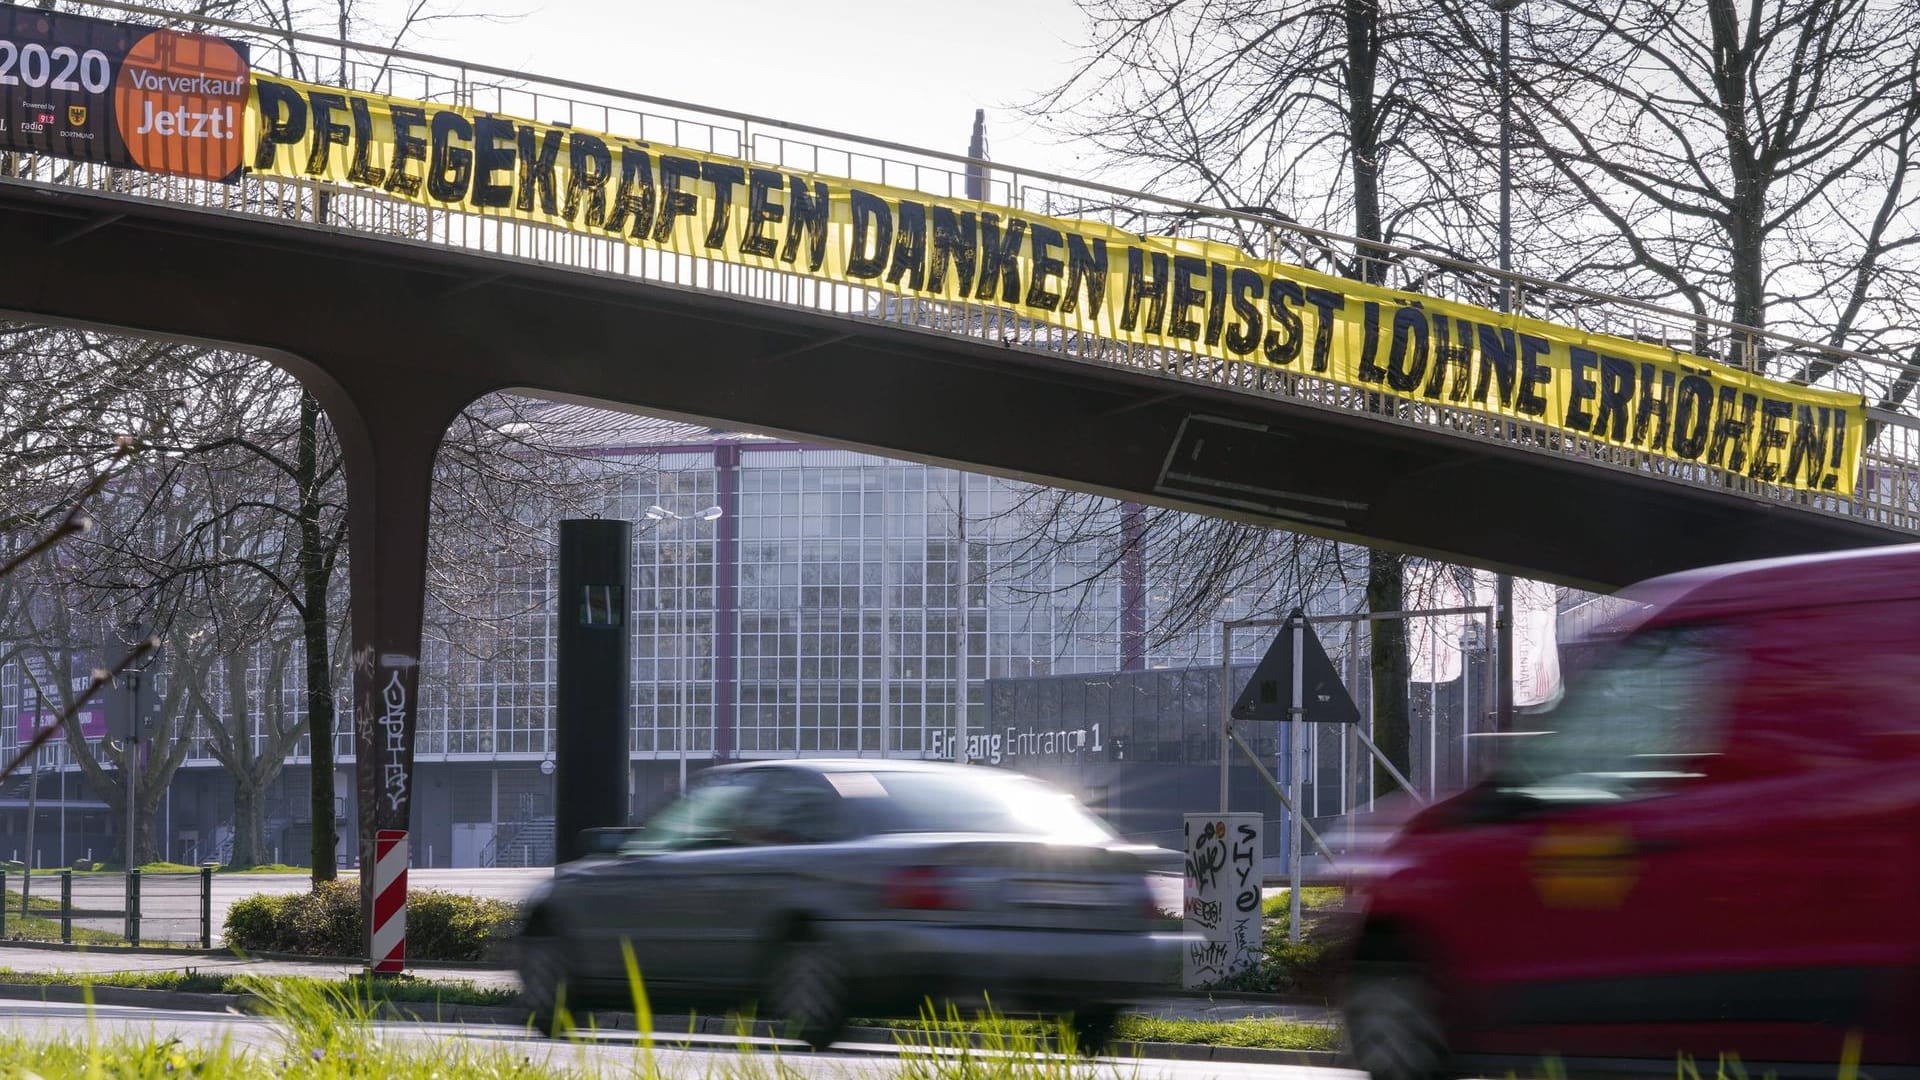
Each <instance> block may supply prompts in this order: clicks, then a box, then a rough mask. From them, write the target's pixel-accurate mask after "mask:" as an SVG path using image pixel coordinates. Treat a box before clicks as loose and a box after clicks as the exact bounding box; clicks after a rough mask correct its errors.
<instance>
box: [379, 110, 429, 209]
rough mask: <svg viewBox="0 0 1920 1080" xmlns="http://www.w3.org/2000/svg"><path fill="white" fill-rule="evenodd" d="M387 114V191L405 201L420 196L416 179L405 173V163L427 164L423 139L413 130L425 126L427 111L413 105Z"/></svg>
mask: <svg viewBox="0 0 1920 1080" xmlns="http://www.w3.org/2000/svg"><path fill="white" fill-rule="evenodd" d="M388 111H389V114H390V115H391V117H392V120H393V160H392V161H390V162H388V163H387V190H388V191H390V192H394V193H396V194H399V195H404V196H406V197H407V198H415V197H417V196H418V195H419V194H420V178H419V177H418V176H415V175H414V174H413V173H410V172H408V171H407V163H408V162H411V161H417V162H419V163H420V165H421V167H422V168H425V167H426V164H427V140H426V139H424V138H421V137H420V136H419V135H418V134H416V132H417V131H419V130H420V129H421V128H424V127H426V126H427V110H425V109H422V108H420V107H418V106H415V105H395V106H393V107H392V108H391V109H390V110H388Z"/></svg>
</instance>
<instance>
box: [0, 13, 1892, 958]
mask: <svg viewBox="0 0 1920 1080" xmlns="http://www.w3.org/2000/svg"><path fill="white" fill-rule="evenodd" d="M91 7H92V10H94V11H96V12H98V13H99V14H100V15H102V16H104V17H106V18H108V19H120V20H123V21H124V22H130V23H141V22H144V23H145V24H146V25H117V26H116V25H112V24H110V23H86V20H84V19H82V20H79V21H78V22H76V21H75V17H74V16H71V15H66V14H54V13H48V12H44V11H41V10H39V9H34V8H24V7H18V6H15V7H4V6H0V27H4V28H9V29H7V33H9V34H11V35H12V37H11V38H9V39H8V40H9V41H10V42H11V43H12V45H13V46H14V55H15V58H16V61H17V66H18V68H19V76H20V77H21V78H22V79H26V80H28V82H29V83H31V82H32V81H33V80H34V79H38V80H39V81H40V82H41V83H43V84H44V83H48V82H49V80H52V81H53V82H58V81H59V80H61V79H65V78H67V77H68V75H74V77H75V78H76V79H77V80H78V81H77V82H74V83H73V85H72V88H71V89H70V90H66V91H61V93H65V94H67V95H68V98H67V103H66V107H65V110H64V112H63V111H62V110H61V109H60V108H58V107H56V105H55V104H53V103H50V102H48V101H42V102H39V103H38V106H37V107H35V106H32V105H28V106H26V108H27V111H28V112H30V113H31V116H30V117H29V119H30V120H31V122H32V123H33V124H34V125H35V128H34V131H33V132H31V133H29V132H27V131H25V130H24V128H25V124H24V123H23V124H22V126H21V128H20V129H16V131H14V132H13V133H12V134H9V135H5V136H0V142H4V141H5V139H13V140H15V141H14V142H13V143H11V144H9V145H13V146H14V148H15V149H14V150H13V151H10V152H5V153H0V162H4V165H5V168H4V170H0V172H3V173H4V175H0V251H3V252H4V254H5V256H6V257H5V258H0V311H5V312H11V313H13V314H14V315H16V316H17V317H19V318H21V319H24V320H28V321H39V322H49V323H65V324H73V325H82V326H89V327H101V328H108V329H118V330H124V331H130V332H134V333H139V334H147V335H156V336H161V337H167V338H175V339H182V340H191V341H199V342H207V343H213V344H217V345H223V346H230V347H233V348H235V349H240V350H245V351H248V352H252V353H255V354H257V355H261V356H264V357H267V358H269V359H271V360H273V361H274V362H276V363H279V364H282V365H284V366H285V367H286V368H287V369H288V370H290V371H292V372H293V373H294V374H295V375H297V376H298V377H299V378H300V379H301V380H302V381H303V383H304V384H305V385H306V386H307V387H309V388H310V389H311V390H312V391H313V393H314V394H315V395H316V396H317V397H318V399H319V400H320V401H321V402H322V404H323V405H324V406H325V407H326V409H327V411H328V414H329V418H330V420H331V422H332V424H333V426H334V429H335V431H336V432H337V434H338V436H339V438H340V442H341V448H342V454H343V458H344V462H345V467H346V476H347V487H348V503H349V505H348V521H349V526H350V530H351V533H350V536H351V543H352V551H353V557H352V559H351V575H352V579H351V580H352V613H353V631H352V637H353V658H354V665H355V667H354V671H355V674H354V716H355V718H356V723H357V743H356V754H355V757H356V771H357V775H358V778H359V796H360V797H359V800H358V805H359V808H360V813H361V830H360V834H361V857H360V863H361V866H362V868H363V874H369V873H371V872H372V870H371V869H370V868H372V867H374V866H375V865H377V864H378V863H379V860H377V859H376V858H375V850H374V848H373V847H372V846H371V845H372V844H373V842H374V837H375V836H376V834H377V833H379V832H381V831H384V830H392V831H393V832H390V833H388V835H390V836H397V837H401V838H402V839H401V840H398V841H391V842H394V843H404V839H403V838H404V835H405V834H404V830H405V829H406V828H407V823H408V813H409V809H410V802H411V776H412V772H411V766H412V753H413V731H414V719H415V702H416V698H417V688H418V687H417V678H418V661H417V657H418V656H419V653H420V648H419V646H420V637H421V612H422V603H423V591H424V574H425V565H424V564H425V552H426V538H427V531H428V528H429V524H430V523H429V521H428V511H427V507H428V492H429V485H430V483H431V477H432V463H433V456H434V453H435V451H436V449H437V448H438V445H439V442H440V440H441V436H442V434H443V433H444V431H445V430H446V428H447V426H448V424H449V422H450V421H451V420H452V419H453V418H454V417H455V416H456V415H457V414H458V413H459V411H460V410H461V409H462V408H464V407H465V406H466V405H467V404H469V403H470V402H472V401H474V400H475V399H476V398H478V397H480V396H481V395H483V394H486V393H488V392H491V391H495V390H505V389H518V390H522V391H526V392H530V393H535V394H541V395H547V396H551V397H557V398H568V399H579V400H589V401H594V402H599V403H605V404H611V405H615V406H621V407H629V408H633V409H635V410H639V411H644V412H649V413H657V414H662V415H669V416H678V417H684V418H690V419H695V420H704V421H707V422H711V423H714V424H716V425H724V426H727V427H733V428H743V429H747V430H757V431H765V432H769V433H776V434H783V435H788V436H793V437H797V438H802V439H807V440H813V441H819V442H827V443H837V444H842V445H847V446H853V447H859V448H864V449H870V450H874V451H878V452H881V453H885V454H891V455H896V456H901V457H909V458H918V459H922V460H928V461H935V462H940V463H944V464H949V465H953V466H957V467H961V468H968V469H975V470H980V471H985V472H992V473H998V474H1001V475H1007V476H1014V477H1021V478H1027V479H1031V480H1035V481H1040V482H1044V483H1050V484H1057V485H1062V486H1066V487H1072V488H1078V489H1081V490H1086V491H1092V492H1097V493H1104V494H1108V495H1111V496H1114V497H1116V498H1123V499H1133V500H1139V501H1144V502H1153V503H1159V504H1163V505H1169V506H1175V507H1181V508H1187V509H1193V510H1198V511H1201V512H1204V513H1211V514H1216V515H1223V516H1231V517H1235V518H1240V519H1243V520H1249V521H1256V522H1262V523H1267V524H1272V525H1276V526H1281V527H1285V528H1291V529H1296V530H1300V531H1305V532H1310V533H1315V534H1318V535H1322V536H1327V537H1333V538H1337V539H1342V540H1350V541H1354V542H1359V543H1365V544H1371V545H1375V546H1382V547H1390V548H1397V549H1400V550H1405V551H1411V552H1416V553H1419V554H1424V555H1429V556H1433V557H1436V558H1440V559H1446V560H1452V561H1457V562H1461V563H1467V564H1472V565H1477V566H1481V567H1488V568H1497V569H1506V570H1511V571H1514V572H1517V573H1521V574H1525V575H1530V576H1534V577H1538V578H1545V579H1550V580H1556V581H1562V582H1567V583H1570V584H1579V585H1586V586H1597V587H1602V588H1605V587H1611V586H1616V585H1620V584H1624V583H1626V582H1629V581H1632V580H1635V579H1638V578H1641V577H1645V576H1648V575H1651V574H1656V573H1662V572H1666V571H1671V570H1678V569H1682V568H1685V567H1690V566H1697V565H1702V564H1707V563H1713V562H1720V561H1725V560H1728V559H1735V558H1745V557H1754V556H1763V555H1780V554H1788V553H1793V552H1802V551H1811V550H1819V549H1829V548H1839V547H1858V546H1865V545H1872V544H1882V543H1888V542H1893V541H1896V540H1904V539H1907V538H1910V537H1912V536H1914V535H1916V534H1920V432H1916V425H1915V423H1914V421H1913V420H1911V419H1910V418H1908V417H1906V416H1903V415H1896V414H1892V413H1886V412H1881V411H1876V410H1874V409H1871V408H1869V407H1867V404H1866V402H1867V400H1878V399H1879V397H1880V392H1881V390H1882V389H1883V388H1885V387H1887V386H1891V385H1902V384H1904V383H1905V382H1906V381H1910V380H1912V379H1913V378H1914V377H1915V376H1914V373H1913V372H1911V371H1910V370H1908V369H1906V368H1903V367H1901V366H1899V365H1897V364H1893V363H1889V362H1887V361H1885V360H1883V359H1878V358H1875V357H1871V356H1863V355H1854V354H1845V353H1838V352H1834V351H1832V350H1827V349H1823V348H1821V347H1820V346H1818V345H1816V344H1813V343H1809V342H1802V341H1794V340H1790V339H1786V338H1781V337H1777V336H1769V335H1762V334H1756V333H1752V332H1750V331H1746V330H1743V329H1741V328H1739V327H1734V326H1729V325H1726V324H1722V323H1715V322H1713V321H1711V320H1705V319H1699V318H1694V317H1691V316H1687V315H1684V314H1676V313H1672V312H1666V311H1661V310H1658V309H1655V308H1650V307H1647V306H1645V305H1640V304H1635V303H1631V302H1627V301H1622V300H1617V299H1614V298H1609V297H1606V296H1602V295H1598V294H1595V293H1592V292H1587V291H1583V290H1579V289H1573V288H1568V287H1564V286H1560V285H1556V284H1554V283H1552V282H1546V281H1538V280H1533V279H1530V278H1525V277H1519V276H1502V275H1500V274H1498V273H1496V272H1494V271H1491V270H1488V269H1487V268H1485V267H1479V266H1473V265H1467V264H1462V263H1458V262H1453V261H1449V260H1445V259H1438V258H1434V257H1431V256H1428V255H1425V254H1422V253H1419V252H1415V251H1409V250H1402V249H1395V248H1390V247H1383V246H1379V245H1374V246H1371V247H1368V246H1364V245H1358V244H1356V243H1355V242H1353V241H1351V240H1349V239H1346V238H1343V237H1339V236H1335V235H1331V234H1327V233H1324V232H1317V231H1314V230H1310V229H1304V228H1301V227H1298V226H1295V225H1292V224H1289V223H1287V222H1285V221H1283V220H1280V219H1278V218H1276V217H1273V216H1269V215H1265V214H1261V213H1253V212H1247V211H1240V210H1227V209H1221V208H1216V207H1207V206H1202V205H1198V204H1194V203H1189V202H1182V201H1179V200H1174V199H1168V198H1164V197H1159V196H1155V195H1152V194H1149V193H1145V192H1138V191H1129V190H1125V189H1123V188H1120V187H1117V186H1114V185H1109V184H1102V183H1098V182H1094V181H1087V180H1077V179H1073V178H1068V177H1062V176H1056V175H1050V174H1046V173H1039V172H1030V171H1025V170H1022V169H1019V168H1017V167H1015V166H1011V165H1005V164H999V163H995V164H992V165H991V166H988V165H987V164H986V163H984V162H979V161H970V160H968V159H966V158H964V157H960V156H956V155H953V154H947V153H942V152H938V151H931V150H922V149H916V148H913V147H909V146H904V145H900V144H897V143H892V142H884V141H878V140H871V139H862V138H858V137H855V136H851V135H845V134H841V133H837V132H830V131H824V130H821V129H818V128H813V127H808V126H806V125H803V124H796V123H791V122H783V121H777V120H771V119H765V118H760V117H753V116H746V115H742V114H738V113H730V112H725V111H721V110H714V109H707V108H702V107H700V106H698V105H694V104H689V103H685V102H677V101H671V100H666V99H662V98H658V97H651V96H647V95H641V94H635V93H629V92H625V91H620V90H614V89H608V88H601V87H593V86H587V85H583V84H580V83H577V82H569V81H566V80H560V79H539V78H535V77H532V76H528V75H526V74H524V73H521V72H513V71H503V70H497V69H491V68H486V67H482V66H478V65H471V64H463V63H461V62H459V61H457V60H448V59H441V58H436V57H430V56H424V55H420V54H415V53H409V52H402V51H395V50H390V49H380V48H374V47H368V46H361V45H357V44H353V43H345V42H336V41H332V40H330V39H325V38H316V37H309V36H302V35H298V34H294V35H289V34H286V33H284V32H281V31H278V30H274V29H271V28H264V27H254V26H246V25H243V24H237V23H228V22H220V21H202V22H200V23H197V24H195V27H194V29H196V30H200V31H204V32H206V33H208V34H210V35H217V36H218V37H219V38H222V39H225V40H224V41H213V40H211V39H210V38H205V37H193V36H190V35H188V36H183V35H168V34H163V33H157V32H154V31H153V30H152V27H153V26H154V25H159V24H161V23H164V22H166V21H168V20H170V19H172V17H173V16H171V15H170V14H168V13H163V12H158V11H153V10H149V9H144V8H139V7H136V6H133V5H128V4H121V3H116V2H110V0H94V2H93V3H92V5H91ZM83 23H86V25H81V24H83ZM63 34H64V35H68V36H67V37H62V35H63ZM36 35H37V36H36ZM34 49H37V50H39V52H38V53H37V54H36V55H37V57H38V59H37V60H33V62H32V63H29V60H30V59H31V58H30V57H29V56H28V53H29V52H30V51H31V50H34ZM63 51H64V52H65V53H69V54H71V55H70V56H68V57H67V59H69V60H71V61H73V69H72V71H71V72H67V73H66V74H59V72H60V71H61V70H63V69H62V68H61V65H60V64H59V63H58V62H57V61H58V60H59V58H60V55H61V53H62V52H63ZM36 64H37V66H35V65H36ZM142 65H144V66H142ZM314 72H327V73H329V74H330V76H331V77H332V79H333V81H334V83H335V84H336V85H333V86H331V87H329V86H324V85H319V84H317V83H314V82H309V81H307V79H308V78H310V77H311V73H314ZM76 73H77V74H76ZM116 80H117V81H116ZM20 85H23V84H18V83H15V84H6V86H0V91H6V90H7V89H8V87H14V86H20ZM110 85H112V86H113V87H114V89H113V91H112V93H111V94H109V93H108V87H109V86H110ZM85 95H92V97H91V98H88V97H86V96H85ZM0 96H4V95H0ZM82 102H85V103H84V104H83V103H82ZM8 119H9V120H10V121H11V120H12V119H13V117H12V116H11V115H10V116H9V117H8ZM90 125H91V126H90ZM29 134H31V136H32V138H33V139H38V140H41V141H40V142H30V143H23V142H20V141H19V140H21V139H23V138H26V137H27V136H28V135H29ZM59 139H64V140H67V142H66V143H65V144H64V153H65V155H66V156H56V155H55V154H52V153H43V152H21V150H20V147H22V146H30V147H32V148H34V149H36V150H38V149H44V148H46V144H47V143H49V142H51V141H53V140H59ZM1503 291H1507V292H1510V293H1511V297H1512V308H1513V310H1512V312H1510V313H1500V312H1497V311H1495V310H1494V308H1495V307H1497V306H1498V304H1497V300H1498V298H1499V297H1500V295H1501V294H1502V292H1503ZM396 850H400V851H402V854H401V855H399V856H398V857H397V858H396V859H394V860H392V861H393V862H394V864H395V865H396V866H403V865H404V863H405V855H404V849H396ZM363 884H364V885H367V887H366V888H364V889H363V895H365V896H369V897H371V896H372V895H373V893H374V891H375V890H374V889H373V888H372V887H371V883H367V882H363ZM384 895H385V894H383V897H384ZM376 922H377V924H378V925H382V926H385V925H390V924H391V922H392V916H391V914H390V913H389V914H387V915H383V916H379V919H378V920H370V925H374V924H376ZM386 955H387V954H386V953H384V952H383V953H381V956H382V957H385V956H386Z"/></svg>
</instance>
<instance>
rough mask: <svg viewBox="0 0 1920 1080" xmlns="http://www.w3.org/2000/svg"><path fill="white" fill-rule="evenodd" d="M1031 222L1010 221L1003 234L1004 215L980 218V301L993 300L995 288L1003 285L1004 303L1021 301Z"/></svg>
mask: <svg viewBox="0 0 1920 1080" xmlns="http://www.w3.org/2000/svg"><path fill="white" fill-rule="evenodd" d="M1026 235H1027V223H1026V222H1025V221H1023V220H1021V219H1020V218H1008V219H1007V229H1006V232H1004V233H1002V232H1001V231H1000V215H998V214H994V213H987V212H983V213H982V214H981V215H980V281H979V284H978V286H977V287H976V288H975V289H974V293H973V295H974V298H975V299H977V300H991V299H993V287H994V283H995V282H996V281H997V282H999V285H1000V301H1001V302H1002V303H1006V304H1017V303H1019V302H1020V247H1021V241H1022V240H1024V239H1025V238H1026Z"/></svg>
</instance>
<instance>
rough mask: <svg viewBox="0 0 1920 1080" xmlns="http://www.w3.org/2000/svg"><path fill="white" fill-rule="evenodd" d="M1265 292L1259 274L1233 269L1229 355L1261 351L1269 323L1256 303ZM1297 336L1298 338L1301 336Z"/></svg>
mask: <svg viewBox="0 0 1920 1080" xmlns="http://www.w3.org/2000/svg"><path fill="white" fill-rule="evenodd" d="M1265 288H1266V279H1265V278H1263V277H1261V276H1260V272H1259V271H1257V270H1254V269H1252V268H1251V267H1246V266H1236V267H1234V268H1233V290H1232V291H1233V322H1232V323H1231V324H1229V325H1228V326H1227V351H1228V352H1230V353H1232V354H1233V355H1235V356H1245V355H1247V354H1248V353H1250V352H1252V351H1253V350H1255V349H1257V348H1259V347H1260V342H1261V340H1262V339H1263V338H1264V337H1265V331H1266V323H1265V320H1263V319H1261V317H1260V305H1259V304H1258V303H1256V301H1258V300H1259V299H1260V294H1261V293H1262V292H1263V291H1264V290H1265ZM1294 336H1295V337H1296V338H1297V337H1299V334H1298V332H1296V333H1295V334H1294Z"/></svg>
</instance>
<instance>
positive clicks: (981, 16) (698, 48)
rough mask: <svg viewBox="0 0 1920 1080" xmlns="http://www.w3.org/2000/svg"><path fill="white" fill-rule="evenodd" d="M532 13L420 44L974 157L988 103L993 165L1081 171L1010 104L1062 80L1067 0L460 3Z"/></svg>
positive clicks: (1068, 39)
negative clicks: (976, 121) (978, 121)
mask: <svg viewBox="0 0 1920 1080" xmlns="http://www.w3.org/2000/svg"><path fill="white" fill-rule="evenodd" d="M460 6H462V7H470V6H482V7H485V6H493V7H494V9H495V10H509V11H518V12H522V13H523V14H522V15H521V16H520V17H519V18H517V19H513V20H512V21H508V22H500V23H481V22H472V21H462V22H455V23H442V24H439V25H438V26H436V27H435V28H433V29H432V30H431V31H430V32H429V33H428V35H427V36H426V37H424V38H419V39H416V40H415V42H414V47H416V48H420V49H422V50H423V51H427V52H433V53H438V54H442V55H447V56H451V57H457V58H460V59H465V60H469V61H473V62H479V63H486V64H494V65H498V66H502V67H509V68H514V69H517V70H522V71H526V72H527V73H529V74H530V75H548V76H556V77H563V78H573V79H580V80H583V81H586V82H591V83H595V84H599V85H605V86H609V87H613V88H617V89H621V90H631V91H637V92H639V93H646V94H658V95H660V96H663V97H671V98H679V99H681V100H684V101H688V102H693V103H697V104H702V105H713V106H721V107H726V108H730V109H737V110H740V111H743V112H749V113H755V114H759V115H763V116H768V117H772V118H776V119H782V120H793V121H798V122H801V123H807V124H814V125H818V126H821V127H827V128H833V129H837V130H841V131H846V132H848V133H850V134H855V135H864V136H867V137H871V138H884V139H891V140H895V141H899V142H904V143H910V144H914V145H922V146H931V147H934V148H937V149H942V150H948V151H952V152H956V153H958V152H964V151H965V150H966V148H967V137H968V135H969V133H970V132H971V131H972V125H973V111H974V109H976V108H984V109H986V110H987V125H988V128H987V129H988V138H989V142H990V144H991V150H992V155H993V157H994V159H995V160H999V161H1005V162H1008V163H1010V164H1024V165H1026V166H1027V167H1029V168H1041V169H1051V170H1056V171H1066V172H1073V171H1075V169H1074V161H1075V159H1074V156H1073V155H1072V154H1070V153H1068V152H1066V151H1065V150H1064V149H1063V148H1061V147H1058V146H1055V145H1053V144H1052V141H1051V140H1050V139H1048V138H1047V136H1046V135H1045V134H1044V133H1042V132H1040V131H1038V130H1036V129H1035V127H1034V125H1033V124H1032V123H1031V122H1030V121H1029V120H1027V119H1026V118H1025V117H1024V116H1023V115H1022V114H1020V113H1019V112H1018V111H1017V110H1016V109H1015V108H1013V106H1014V105H1015V104H1017V103H1019V102H1021V101H1023V100H1027V99H1030V98H1031V97H1033V96H1034V95H1035V94H1036V93H1037V92H1038V91H1040V90H1042V89H1045V88H1047V87H1049V86H1051V85H1053V84H1055V83H1057V82H1059V81H1060V80H1061V79H1062V78H1063V77H1064V76H1065V75H1066V74H1067V73H1068V72H1069V71H1070V70H1071V64H1072V62H1073V59H1074V57H1075V55H1076V44H1077V42H1078V41H1079V40H1080V39H1081V37H1082V36H1083V34H1084V31H1083V16H1082V15H1081V14H1080V12H1079V10H1078V9H1077V8H1075V7H1074V4H1073V2H1072V0H973V2H972V3H968V4H954V3H950V2H941V0H820V2H811V3H795V2H788V0H674V2H670V3H669V2H662V0H548V2H546V3H544V4H543V3H541V2H540V0H520V2H519V3H518V4H515V3H514V0H505V2H504V3H500V4H497V5H489V4H479V5H476V4H474V3H473V2H472V0H463V2H462V3H461V4H460Z"/></svg>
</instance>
